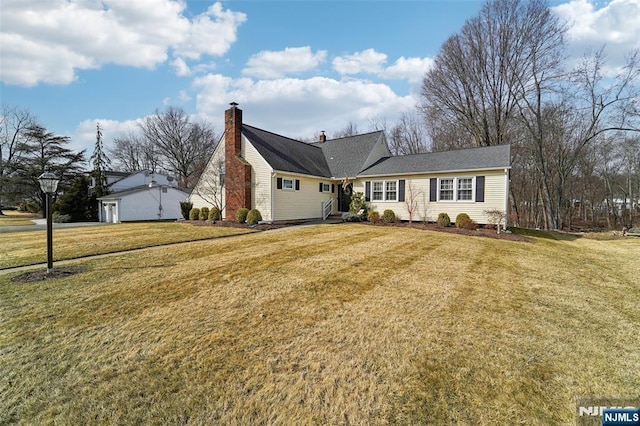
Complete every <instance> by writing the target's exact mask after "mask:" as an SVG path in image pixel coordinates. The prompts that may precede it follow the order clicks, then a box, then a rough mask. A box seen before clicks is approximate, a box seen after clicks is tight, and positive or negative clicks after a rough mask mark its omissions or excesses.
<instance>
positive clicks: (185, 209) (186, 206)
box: [180, 201, 193, 220]
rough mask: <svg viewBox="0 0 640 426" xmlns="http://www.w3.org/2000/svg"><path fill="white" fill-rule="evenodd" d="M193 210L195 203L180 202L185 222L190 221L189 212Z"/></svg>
mask: <svg viewBox="0 0 640 426" xmlns="http://www.w3.org/2000/svg"><path fill="white" fill-rule="evenodd" d="M192 208H193V203H192V202H190V201H180V213H182V217H183V218H184V220H189V212H191V209H192Z"/></svg>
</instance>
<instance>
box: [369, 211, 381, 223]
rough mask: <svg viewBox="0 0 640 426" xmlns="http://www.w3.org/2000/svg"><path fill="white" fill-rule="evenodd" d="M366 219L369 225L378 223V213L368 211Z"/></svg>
mask: <svg viewBox="0 0 640 426" xmlns="http://www.w3.org/2000/svg"><path fill="white" fill-rule="evenodd" d="M367 219H368V220H369V222H371V223H378V222H380V213H378V212H374V211H373V210H370V211H369V213H368V214H367Z"/></svg>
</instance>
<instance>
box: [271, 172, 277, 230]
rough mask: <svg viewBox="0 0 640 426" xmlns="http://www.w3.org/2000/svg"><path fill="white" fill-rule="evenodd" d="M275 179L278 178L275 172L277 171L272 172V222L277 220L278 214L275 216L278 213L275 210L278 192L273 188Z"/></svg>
mask: <svg viewBox="0 0 640 426" xmlns="http://www.w3.org/2000/svg"><path fill="white" fill-rule="evenodd" d="M274 179H276V174H275V173H273V172H271V191H270V199H271V200H270V201H271V223H273V222H275V220H276V216H275V215H276V210H275V204H276V201H275V198H276V193H275V191H274V190H273V188H274V185H273V181H274Z"/></svg>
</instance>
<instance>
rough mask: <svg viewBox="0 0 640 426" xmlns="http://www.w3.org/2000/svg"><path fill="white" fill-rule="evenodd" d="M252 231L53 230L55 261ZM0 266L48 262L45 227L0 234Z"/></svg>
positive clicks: (171, 226) (173, 226)
mask: <svg viewBox="0 0 640 426" xmlns="http://www.w3.org/2000/svg"><path fill="white" fill-rule="evenodd" d="M247 232H253V231H252V230H250V229H248V228H224V227H211V226H197V227H196V226H192V225H191V224H189V223H176V222H160V223H152V222H144V223H126V224H110V225H101V226H91V227H84V228H68V229H54V231H53V257H54V261H56V260H63V259H75V258H78V257H83V256H90V255H95V254H105V253H113V252H118V251H124V250H131V249H136V248H142V247H153V246H158V245H163V244H170V243H177V242H183V241H196V240H203V239H209V238H217V237H224V236H228V235H236V234H243V233H247ZM0 247H1V248H2V250H0V269H2V268H9V267H14V266H24V265H32V264H36V263H42V262H46V261H47V234H46V230H39V231H28V232H12V233H2V234H0Z"/></svg>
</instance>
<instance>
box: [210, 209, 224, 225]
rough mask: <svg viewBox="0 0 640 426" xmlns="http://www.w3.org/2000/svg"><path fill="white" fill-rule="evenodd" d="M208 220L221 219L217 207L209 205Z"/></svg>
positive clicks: (215, 220)
mask: <svg viewBox="0 0 640 426" xmlns="http://www.w3.org/2000/svg"><path fill="white" fill-rule="evenodd" d="M209 220H211V221H213V222H217V221H218V220H222V213H221V212H220V209H219V208H217V207H211V210H209Z"/></svg>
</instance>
